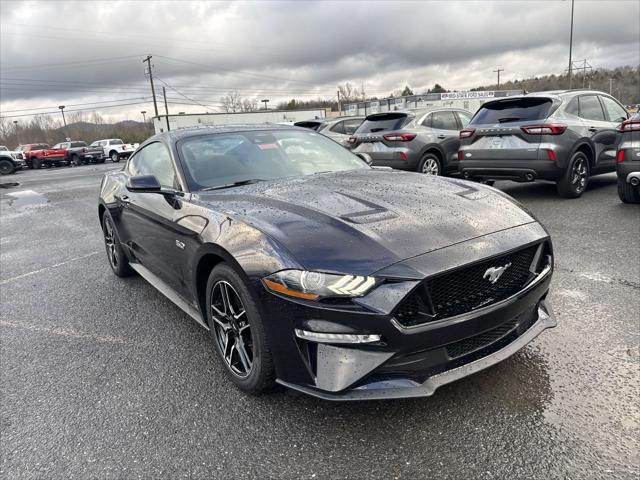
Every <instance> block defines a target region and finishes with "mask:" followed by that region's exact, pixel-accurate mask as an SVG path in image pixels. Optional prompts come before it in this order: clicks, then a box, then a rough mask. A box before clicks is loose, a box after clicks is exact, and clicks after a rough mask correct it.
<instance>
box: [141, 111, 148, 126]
mask: <svg viewBox="0 0 640 480" xmlns="http://www.w3.org/2000/svg"><path fill="white" fill-rule="evenodd" d="M140 113H141V114H142V123H147V117H145V115H146V113H147V111H146V110H142V111H141V112H140Z"/></svg>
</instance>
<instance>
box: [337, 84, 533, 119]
mask: <svg viewBox="0 0 640 480" xmlns="http://www.w3.org/2000/svg"><path fill="white" fill-rule="evenodd" d="M523 93H524V91H523V90H495V91H467V92H447V93H425V94H423V95H409V96H407V97H394V98H385V99H383V100H369V101H366V102H357V103H347V104H345V106H344V109H345V114H346V115H350V116H354V115H370V114H372V113H381V112H390V111H393V110H407V109H412V108H428V107H456V108H464V109H465V110H469V111H470V112H472V113H473V112H475V111H476V110H478V108H480V105H482V104H483V103H485V102H487V101H489V100H493V99H494V98H502V97H510V96H514V95H522V94H523Z"/></svg>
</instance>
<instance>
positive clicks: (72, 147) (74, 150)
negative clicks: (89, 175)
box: [53, 142, 104, 166]
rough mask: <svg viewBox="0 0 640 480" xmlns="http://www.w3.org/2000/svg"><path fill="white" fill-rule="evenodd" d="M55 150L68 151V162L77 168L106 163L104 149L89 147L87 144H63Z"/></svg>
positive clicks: (59, 144) (58, 145) (55, 146)
mask: <svg viewBox="0 0 640 480" xmlns="http://www.w3.org/2000/svg"><path fill="white" fill-rule="evenodd" d="M53 148H62V149H64V150H66V152H67V156H66V158H67V160H68V161H69V162H70V163H72V164H74V165H77V166H78V165H82V164H83V163H95V162H97V163H104V157H103V152H102V148H100V147H89V146H87V143H86V142H62V143H58V144H57V145H54V146H53Z"/></svg>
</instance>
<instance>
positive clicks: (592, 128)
mask: <svg viewBox="0 0 640 480" xmlns="http://www.w3.org/2000/svg"><path fill="white" fill-rule="evenodd" d="M589 131H590V132H591V133H595V132H597V131H598V129H597V128H596V127H589Z"/></svg>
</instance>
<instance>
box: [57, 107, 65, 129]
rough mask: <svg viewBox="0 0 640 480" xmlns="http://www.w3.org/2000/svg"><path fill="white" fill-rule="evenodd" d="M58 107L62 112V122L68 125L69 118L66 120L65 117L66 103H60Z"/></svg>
mask: <svg viewBox="0 0 640 480" xmlns="http://www.w3.org/2000/svg"><path fill="white" fill-rule="evenodd" d="M58 108H59V109H60V111H61V112H62V123H64V126H65V127H66V126H67V120H66V118H64V105H60V106H59V107H58Z"/></svg>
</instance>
